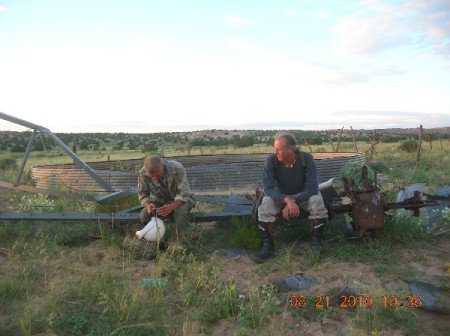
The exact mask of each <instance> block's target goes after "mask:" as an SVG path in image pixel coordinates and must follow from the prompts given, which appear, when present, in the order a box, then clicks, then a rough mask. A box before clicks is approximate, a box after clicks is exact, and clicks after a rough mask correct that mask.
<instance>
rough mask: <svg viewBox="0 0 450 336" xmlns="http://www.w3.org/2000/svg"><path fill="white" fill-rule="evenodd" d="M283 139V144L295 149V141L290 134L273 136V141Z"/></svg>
mask: <svg viewBox="0 0 450 336" xmlns="http://www.w3.org/2000/svg"><path fill="white" fill-rule="evenodd" d="M279 139H284V143H285V144H286V146H290V147H294V148H297V141H295V137H294V136H293V135H292V134H290V133H285V132H283V133H277V134H275V140H279Z"/></svg>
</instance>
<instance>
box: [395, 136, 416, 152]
mask: <svg viewBox="0 0 450 336" xmlns="http://www.w3.org/2000/svg"><path fill="white" fill-rule="evenodd" d="M418 146H419V144H418V142H417V140H414V139H407V140H403V141H402V142H400V146H399V147H398V149H399V150H401V151H404V152H407V153H413V152H415V151H417V148H418Z"/></svg>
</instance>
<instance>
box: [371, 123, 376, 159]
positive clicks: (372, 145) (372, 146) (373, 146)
mask: <svg viewBox="0 0 450 336" xmlns="http://www.w3.org/2000/svg"><path fill="white" fill-rule="evenodd" d="M372 134H373V138H372V140H371V141H370V161H372V159H373V154H374V153H375V146H376V145H377V144H378V141H377V130H376V129H375V130H373V132H372Z"/></svg>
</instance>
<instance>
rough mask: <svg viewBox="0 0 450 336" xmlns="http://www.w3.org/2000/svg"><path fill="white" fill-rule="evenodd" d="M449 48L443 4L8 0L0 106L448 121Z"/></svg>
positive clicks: (192, 119)
mask: <svg viewBox="0 0 450 336" xmlns="http://www.w3.org/2000/svg"><path fill="white" fill-rule="evenodd" d="M449 55H450V2H448V1H447V0H414V1H408V0H400V1H397V0H377V1H374V0H360V1H359V0H327V1H322V0H316V1H309V0H305V1H293V0H289V1H285V2H283V3H274V2H272V1H267V0H265V1H264V0H263V1H257V2H256V1H247V2H244V3H243V2H239V1H233V0H232V1H227V2H226V3H212V2H205V1H198V2H195V3H186V2H184V1H179V0H178V1H177V0H174V1H172V2H170V3H164V2H157V1H142V0H130V1H127V2H113V3H108V5H106V4H104V3H103V2H102V3H100V2H92V1H86V0H77V1H74V0H67V1H63V2H55V1H50V0H41V1H39V2H32V1H21V2H17V1H13V0H0V74H1V76H0V111H2V112H4V113H6V114H8V115H12V116H15V117H17V118H20V119H23V120H27V121H29V122H31V123H34V124H36V125H40V126H43V127H46V128H48V129H50V130H51V131H52V132H54V133H83V132H84V133H117V132H122V133H155V132H192V131H201V130H209V129H227V130H231V129H243V130H245V129H247V130H248V129H280V130H282V129H292V130H295V129H298V130H321V129H323V130H328V129H340V128H341V127H342V126H346V125H348V126H346V127H350V126H352V127H353V128H355V129H389V128H416V127H419V126H420V125H423V127H424V128H437V127H446V126H444V125H450V95H449V94H448V89H449V88H450V57H449ZM11 127H14V126H12V125H11V123H9V122H5V121H4V120H2V119H0V130H6V129H7V128H11Z"/></svg>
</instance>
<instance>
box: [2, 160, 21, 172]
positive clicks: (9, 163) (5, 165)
mask: <svg viewBox="0 0 450 336" xmlns="http://www.w3.org/2000/svg"><path fill="white" fill-rule="evenodd" d="M17 168H18V166H17V162H16V160H14V159H0V170H15V169H17Z"/></svg>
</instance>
